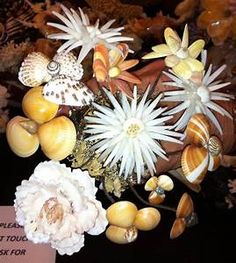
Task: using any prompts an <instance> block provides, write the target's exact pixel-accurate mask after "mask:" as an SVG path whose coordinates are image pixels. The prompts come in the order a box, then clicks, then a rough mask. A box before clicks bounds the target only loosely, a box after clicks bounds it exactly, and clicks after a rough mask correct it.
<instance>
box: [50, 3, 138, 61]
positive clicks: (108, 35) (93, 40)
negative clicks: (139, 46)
mask: <svg viewBox="0 0 236 263" xmlns="http://www.w3.org/2000/svg"><path fill="white" fill-rule="evenodd" d="M61 8H62V10H63V11H64V13H65V15H66V16H63V15H61V14H59V13H58V12H55V11H53V14H54V15H55V16H56V17H57V18H59V19H60V20H61V21H62V22H63V23H64V24H65V25H61V24H58V23H47V24H48V25H50V26H53V27H55V28H58V29H60V30H62V31H63V32H64V33H55V34H51V35H49V36H48V37H49V38H51V39H58V40H67V41H66V42H65V43H64V44H63V45H62V46H61V47H60V48H59V49H58V52H61V51H63V50H66V52H69V51H70V50H72V49H74V48H77V47H80V46H81V50H80V54H79V57H78V63H81V62H82V61H83V59H84V58H85V57H86V55H87V54H88V53H89V51H90V50H91V49H93V48H94V47H95V46H96V44H98V43H103V44H104V45H105V46H106V47H107V48H109V49H115V48H116V44H117V43H118V42H120V41H132V40H133V39H132V38H130V37H123V36H121V33H120V31H121V30H123V29H124V27H118V28H110V26H111V25H112V24H113V23H114V21H115V20H110V21H108V22H107V23H106V24H105V25H103V26H102V27H100V28H99V20H97V22H96V23H95V25H91V24H90V21H89V18H88V16H87V15H86V14H84V13H83V11H82V9H80V8H79V11H80V16H79V15H78V14H77V12H76V11H75V10H73V9H72V8H71V9H70V10H69V9H68V8H66V7H65V6H64V5H61Z"/></svg>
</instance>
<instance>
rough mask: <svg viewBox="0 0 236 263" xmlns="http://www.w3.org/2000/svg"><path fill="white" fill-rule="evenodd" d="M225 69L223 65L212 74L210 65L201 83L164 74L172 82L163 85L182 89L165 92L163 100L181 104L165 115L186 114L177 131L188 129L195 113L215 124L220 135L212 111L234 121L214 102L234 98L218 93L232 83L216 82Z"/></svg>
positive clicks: (179, 122) (178, 124) (180, 119)
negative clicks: (204, 116)
mask: <svg viewBox="0 0 236 263" xmlns="http://www.w3.org/2000/svg"><path fill="white" fill-rule="evenodd" d="M225 68H226V65H223V66H221V67H220V68H218V69H217V70H216V71H215V72H213V73H212V65H210V66H209V68H208V70H207V71H206V72H204V74H203V76H201V78H200V81H194V80H191V79H189V80H185V79H181V78H179V77H178V76H176V75H174V74H171V73H167V72H164V73H165V74H166V75H167V76H168V77H169V78H170V79H171V80H172V81H170V82H165V83H163V84H164V85H169V86H174V87H177V88H180V90H179V89H178V90H173V91H166V92H164V95H165V97H164V98H163V101H172V102H180V104H178V105H177V106H176V107H174V108H172V109H171V110H169V111H167V112H166V113H165V114H167V115H173V114H175V113H178V112H181V111H183V110H184V113H183V114H182V116H181V117H180V118H179V120H178V121H177V122H176V124H175V126H176V128H175V130H181V129H182V128H184V127H186V125H187V123H188V121H189V119H190V118H191V116H192V115H194V114H195V113H203V114H205V115H206V116H208V117H209V119H210V120H211V121H212V122H213V123H214V125H215V126H216V128H217V129H218V130H219V132H220V134H222V133H223V131H222V128H221V126H220V124H219V121H218V120H217V118H216V117H215V115H214V114H213V113H212V110H213V111H215V112H218V113H220V114H221V115H223V116H227V117H229V118H231V119H232V116H231V115H230V114H229V113H228V112H227V111H226V110H225V109H224V108H223V107H221V106H220V105H219V104H217V103H215V102H214V101H228V100H230V99H232V98H233V96H232V95H229V94H226V93H223V92H216V90H219V89H221V88H223V87H225V86H228V85H229V84H230V82H226V83H220V82H221V81H220V80H216V78H217V77H218V76H219V75H220V74H221V73H222V71H223V70H224V69H225Z"/></svg>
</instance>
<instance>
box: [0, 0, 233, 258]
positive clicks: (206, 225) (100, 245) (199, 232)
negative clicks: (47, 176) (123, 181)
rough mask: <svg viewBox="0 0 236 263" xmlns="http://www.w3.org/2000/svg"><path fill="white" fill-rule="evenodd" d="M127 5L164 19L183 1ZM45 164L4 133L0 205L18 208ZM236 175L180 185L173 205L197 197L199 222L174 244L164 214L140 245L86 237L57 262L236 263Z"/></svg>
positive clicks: (222, 171)
mask: <svg viewBox="0 0 236 263" xmlns="http://www.w3.org/2000/svg"><path fill="white" fill-rule="evenodd" d="M123 2H126V3H139V4H140V3H143V6H144V7H145V10H146V11H148V12H149V13H150V14H155V13H156V11H157V10H158V8H161V9H162V10H163V11H164V14H167V13H169V14H173V8H174V7H175V5H176V3H177V2H179V1H177V0H175V1H173V0H169V1H156V4H155V3H154V4H153V1H150V3H148V2H149V1H123ZM145 3H146V4H145ZM79 4H80V3H79V1H78V5H79ZM20 113H21V112H20V109H10V115H11V116H14V115H16V114H20ZM43 160H46V158H45V156H44V155H43V154H42V153H41V151H40V150H39V151H38V152H37V153H36V154H34V155H33V156H31V157H29V158H20V157H17V156H16V155H15V154H14V153H13V152H11V150H10V149H9V146H8V145H7V142H6V138H5V134H0V165H1V181H0V205H13V201H14V198H15V195H14V194H15V190H16V186H17V185H19V184H20V183H21V181H22V180H23V179H28V178H29V176H30V175H31V174H32V173H33V170H34V168H35V167H36V166H37V164H38V163H39V162H40V161H43ZM235 175H236V174H235V172H234V171H233V170H231V169H226V168H219V169H218V170H217V171H216V172H214V173H208V174H207V176H206V179H205V180H204V182H203V183H202V191H201V192H200V193H195V192H192V191H191V190H189V189H188V188H186V187H185V186H184V185H182V184H181V183H179V182H178V181H176V180H175V181H174V183H175V188H174V190H173V192H171V193H170V198H169V200H167V201H169V202H170V203H171V204H172V205H173V206H177V203H178V200H179V198H180V197H181V195H182V193H183V192H185V191H187V192H188V193H189V194H190V195H191V196H192V199H193V201H194V207H195V211H196V212H197V214H198V220H199V223H198V224H197V225H195V226H193V227H192V228H188V229H187V230H186V231H185V232H184V234H183V235H181V236H180V237H178V238H177V239H175V240H170V239H169V232H170V229H171V226H172V223H173V221H174V219H175V215H174V214H173V213H171V212H168V211H164V210H160V212H161V216H162V220H161V222H160V224H159V226H158V227H157V228H156V229H154V230H152V231H149V232H139V236H138V239H137V240H136V241H135V242H134V243H131V244H127V245H117V244H114V243H112V242H110V241H109V240H107V239H106V237H105V234H101V235H99V236H90V235H87V234H86V235H85V246H84V247H83V248H82V249H81V251H80V252H78V253H75V254H74V255H72V256H60V255H57V259H56V262H57V263H66V262H70V263H73V262H76V263H77V262H89V263H90V262H91V263H92V262H98V263H99V262H101V263H108V262H109V263H111V262H121V263H126V262H135V261H139V262H140V261H141V262H147V261H149V262H150V261H151V262H157V263H159V262H172V261H173V262H182V263H185V262H186V263H199V262H226V263H228V262H229V263H231V262H236V259H235V258H236V245H235V237H236V210H235V208H232V209H227V205H226V204H225V202H224V197H225V195H226V194H227V193H228V188H227V180H228V179H229V178H235ZM137 190H140V189H137ZM97 198H98V199H99V200H101V201H102V203H103V206H104V207H105V208H106V207H108V206H109V205H110V203H109V201H108V200H107V199H106V197H105V195H104V194H103V193H102V192H99V193H98V196H97ZM122 199H129V200H133V201H134V202H135V203H136V204H137V206H138V208H141V207H144V205H143V204H142V203H140V202H139V201H138V200H137V199H135V197H134V196H133V195H132V193H130V192H129V193H125V194H124V196H122ZM33 262H34V261H33V259H32V263H33ZM19 263H24V262H19Z"/></svg>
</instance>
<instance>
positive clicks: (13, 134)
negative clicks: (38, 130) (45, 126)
mask: <svg viewBox="0 0 236 263" xmlns="http://www.w3.org/2000/svg"><path fill="white" fill-rule="evenodd" d="M26 121H30V120H29V119H27V118H25V117H22V116H15V117H14V118H12V119H11V120H10V121H9V122H8V123H7V127H6V137H7V142H8V144H9V146H10V148H11V150H12V151H13V152H14V153H15V154H16V155H18V156H20V157H29V156H31V155H32V154H34V153H35V152H36V151H37V149H38V147H39V139H38V136H37V134H32V133H30V132H29V131H28V130H26V129H25V128H23V126H22V125H21V123H22V122H26Z"/></svg>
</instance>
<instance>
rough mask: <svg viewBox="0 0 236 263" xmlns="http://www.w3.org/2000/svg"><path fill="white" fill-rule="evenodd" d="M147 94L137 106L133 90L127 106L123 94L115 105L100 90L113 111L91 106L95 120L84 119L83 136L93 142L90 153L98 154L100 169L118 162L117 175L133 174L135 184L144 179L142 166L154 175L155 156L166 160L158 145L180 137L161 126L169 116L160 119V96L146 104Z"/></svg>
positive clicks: (113, 101) (111, 96) (161, 111)
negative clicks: (158, 105) (102, 164)
mask: <svg viewBox="0 0 236 263" xmlns="http://www.w3.org/2000/svg"><path fill="white" fill-rule="evenodd" d="M148 91H149V88H148V89H147V91H146V92H145V94H144V95H143V97H142V99H141V101H140V102H138V98H137V89H136V87H135V88H134V92H133V99H132V101H131V103H129V102H128V100H127V97H126V96H125V95H124V94H123V93H122V94H121V103H119V102H118V101H117V100H116V98H115V97H114V96H113V95H112V93H110V92H109V91H107V90H106V89H104V92H106V94H107V96H108V98H109V100H110V102H111V103H112V105H113V107H114V108H113V109H112V108H108V107H107V106H101V105H98V104H95V103H94V106H95V108H96V109H97V110H95V111H94V115H95V116H94V117H91V116H88V117H86V120H87V121H88V124H87V130H85V132H86V133H89V134H92V135H90V136H89V137H88V138H87V139H88V140H90V141H95V144H94V146H93V149H95V150H96V151H97V152H98V153H100V154H101V155H100V158H101V160H105V162H104V166H106V165H108V164H109V165H110V167H112V166H113V165H114V164H116V163H117V162H118V161H121V162H120V171H119V175H120V176H121V175H122V174H124V176H125V178H127V177H128V176H130V175H132V173H133V172H135V173H136V174H137V182H138V183H139V182H140V180H141V176H142V175H144V170H145V166H147V168H148V170H149V172H150V173H151V174H152V175H153V174H154V172H155V171H156V169H155V163H156V161H157V156H160V157H161V158H163V159H167V157H166V156H165V150H164V149H163V148H162V146H161V144H160V143H159V141H162V140H163V141H169V142H174V143H181V142H180V141H179V140H178V139H176V138H173V137H181V136H182V134H180V133H177V132H174V131H171V129H172V126H166V125H165V123H164V122H165V121H167V120H169V119H171V118H172V116H165V117H160V115H161V114H162V113H163V112H164V111H165V110H166V108H160V107H159V108H157V107H156V106H157V104H158V102H159V101H160V99H161V97H162V94H160V95H159V96H158V97H156V98H155V99H154V100H153V101H151V100H148V101H146V100H147V96H148Z"/></svg>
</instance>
